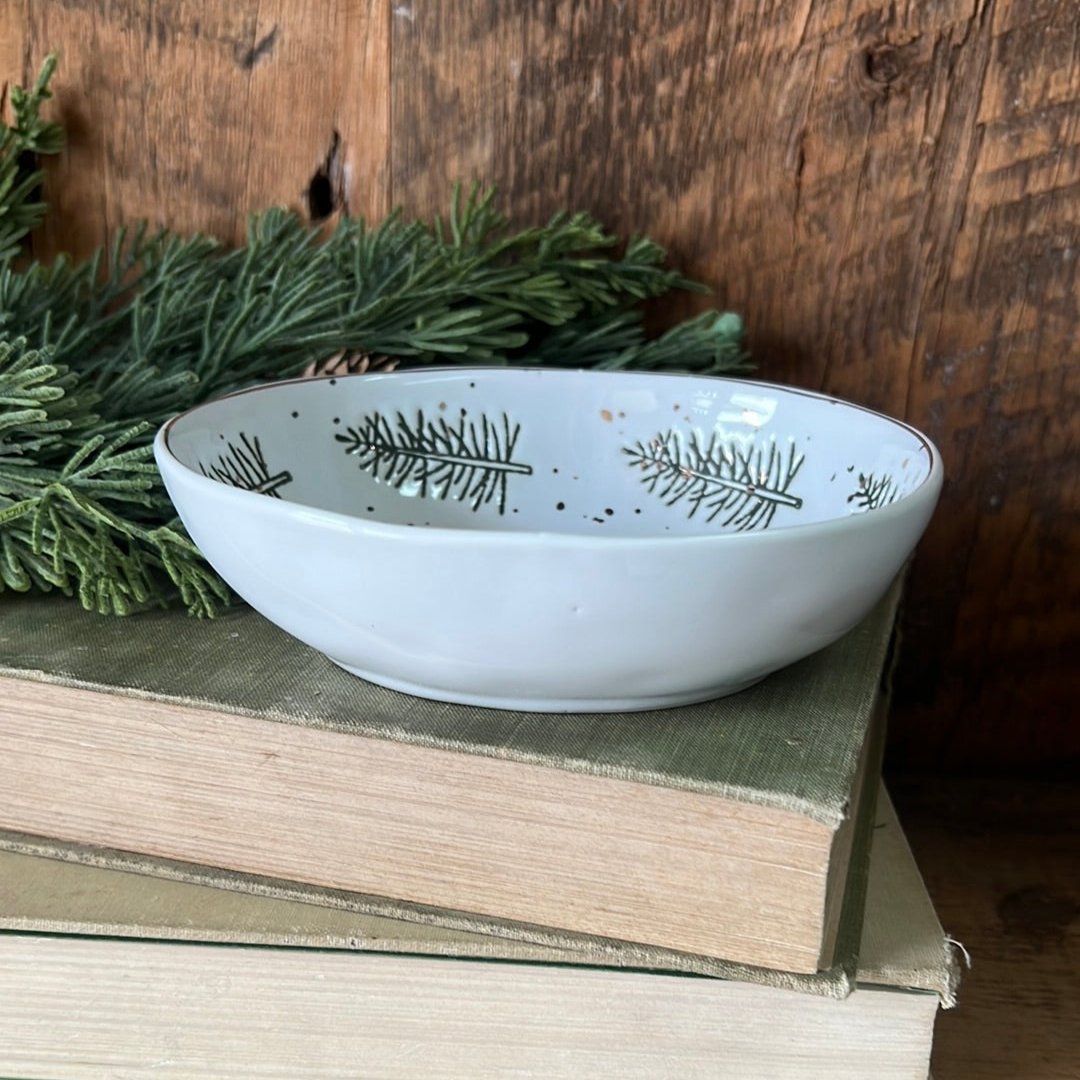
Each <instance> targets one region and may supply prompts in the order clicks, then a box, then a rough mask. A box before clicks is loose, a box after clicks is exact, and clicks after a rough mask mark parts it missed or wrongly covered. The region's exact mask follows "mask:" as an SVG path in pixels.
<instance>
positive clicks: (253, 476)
mask: <svg viewBox="0 0 1080 1080" xmlns="http://www.w3.org/2000/svg"><path fill="white" fill-rule="evenodd" d="M228 447H229V452H228V453H227V454H222V455H221V457H219V458H218V459H217V461H216V462H215V463H214V464H213V465H211V466H210V467H209V468H207V467H206V466H205V465H203V463H202V462H201V461H200V462H199V469H200V470H201V471H202V474H203V476H208V477H209V478H210V479H211V480H218V481H220V482H221V483H222V484H229V485H230V486H232V487H235V488H243V490H245V491H253V492H255V494H256V495H269V496H270V497H271V498H272V499H280V498H281V495H280V494H279V493H278V489H279V488H282V487H284V486H285V485H286V484H290V483H292V473H290V472H288V471H287V470H283V471H282V472H279V473H275V474H274V475H273V476H271V475H270V469H269V468H268V467H267V464H266V457H265V456H264V454H263V451H262V447H261V446H260V445H259V438H258V436H257V435H256V436H254V437H252V438H250V439H249V438H248V437H247V436H246V435H245V434H244V433H243V432H242V431H241V432H240V443H239V445H238V444H236V443H232V442H230V443H228Z"/></svg>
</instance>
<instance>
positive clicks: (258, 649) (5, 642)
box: [0, 584, 900, 974]
mask: <svg viewBox="0 0 1080 1080" xmlns="http://www.w3.org/2000/svg"><path fill="white" fill-rule="evenodd" d="M899 592H900V586H899V584H897V586H895V587H894V589H893V590H892V591H891V592H890V594H889V596H888V597H886V598H885V600H883V602H882V603H881V605H880V606H879V607H878V609H877V610H876V611H875V612H874V613H873V615H872V616H870V617H869V618H868V619H867V620H866V621H865V622H864V623H863V624H862V625H861V626H860V627H858V628H856V629H855V630H854V631H852V632H851V633H850V634H848V635H847V636H846V637H845V638H843V639H842V640H841V641H839V642H837V643H836V644H834V645H833V646H831V647H830V648H828V649H826V650H823V651H822V652H820V653H818V654H816V655H815V656H812V657H809V658H808V659H806V660H804V661H802V662H801V663H799V664H796V665H793V666H792V667H790V668H788V669H786V670H785V671H782V672H779V673H777V674H775V675H773V676H771V677H770V678H769V679H766V680H764V681H763V682H762V683H760V684H758V685H757V686H755V687H753V688H751V689H749V690H747V691H745V692H743V693H741V694H738V695H734V696H732V697H729V698H724V699H720V700H718V701H714V702H708V703H704V704H701V705H695V706H688V707H685V708H680V709H671V710H663V711H657V712H649V713H635V714H628V715H603V714H600V715H565V716H552V715H537V714H527V713H509V712H502V711H498V710H485V709H477V708H472V707H469V706H462V705H450V704H443V703H438V702H432V701H426V700H422V699H417V698H412V697H409V696H407V695H404V694H400V693H396V692H394V691H391V690H386V689H383V688H380V687H376V686H373V685H371V684H368V683H365V682H363V681H361V680H359V679H355V678H352V677H350V676H348V675H346V674H344V673H343V672H341V671H340V670H339V669H338V668H336V667H335V666H333V665H332V664H330V662H329V661H327V660H326V659H325V658H324V657H322V656H321V655H319V654H318V653H316V652H314V651H313V650H311V649H308V648H306V647H305V646H302V645H300V644H298V643H297V642H296V641H294V640H293V639H291V638H289V637H288V636H287V635H285V634H283V633H282V632H281V631H279V630H277V629H276V628H275V627H273V626H272V625H270V624H269V623H267V622H266V621H265V620H263V619H261V618H260V617H259V616H258V615H256V614H255V613H253V612H251V611H250V610H246V609H244V610H238V611H235V612H232V613H230V614H228V615H226V616H225V617H224V618H221V619H217V620H213V621H210V622H201V623H200V622H193V621H192V620H189V619H186V618H184V617H183V616H178V615H177V614H175V613H149V614H146V615H140V616H138V617H137V618H134V619H130V620H108V619H101V618H99V617H97V616H94V615H90V614H87V613H84V612H82V611H80V610H78V609H76V608H74V607H73V606H72V605H70V604H68V603H64V602H58V601H56V600H53V599H51V598H48V597H44V598H42V597H25V598H17V599H15V600H9V601H6V602H5V604H4V606H3V607H2V608H0V693H2V694H3V695H4V700H5V708H4V710H3V712H2V713H0V790H3V791H4V792H5V795H4V798H3V799H0V829H3V830H5V836H7V837H8V839H7V841H5V842H6V843H7V844H8V846H11V845H12V844H17V843H26V842H30V841H28V840H27V839H26V838H27V837H30V838H36V839H37V841H40V842H62V843H68V844H73V845H79V846H82V847H93V848H99V849H108V850H110V851H112V852H116V853H121V852H130V853H133V854H135V855H138V856H150V857H153V858H155V859H159V860H163V861H164V862H165V863H169V864H179V865H186V866H196V867H201V866H208V867H214V868H217V869H218V870H222V871H226V872H228V873H231V874H235V875H239V878H240V879H244V878H250V879H257V880H259V881H267V880H269V881H272V882H279V883H284V885H283V887H284V888H288V883H294V884H296V885H300V886H303V887H304V888H305V889H310V890H311V895H322V896H325V897H326V898H328V899H329V898H332V897H335V896H341V895H361V896H364V897H367V898H369V903H370V904H372V905H377V904H378V903H379V900H378V898H384V899H385V900H388V901H391V902H393V904H395V905H397V904H400V903H404V904H405V905H411V907H410V908H409V910H412V911H416V912H423V911H425V910H429V909H430V910H438V911H446V910H450V911H455V912H460V913H464V914H466V915H470V916H473V917H475V918H477V919H479V920H481V921H488V920H490V921H493V922H502V923H505V925H506V926H507V927H512V926H514V925H518V924H528V925H530V926H537V927H548V928H556V929H558V930H559V931H566V932H569V933H572V934H577V935H585V936H596V937H604V938H612V939H618V940H621V941H625V942H632V943H636V944H638V945H641V946H643V947H645V948H647V949H654V948H655V949H661V950H673V951H676V952H681V953H686V954H689V955H692V956H701V957H706V958H708V957H712V958H716V959H721V960H724V961H732V962H736V963H740V964H749V965H757V966H761V967H765V968H773V969H778V970H783V971H788V972H801V973H807V974H812V973H815V972H818V971H828V970H830V969H834V968H835V967H836V966H837V963H838V958H837V951H836V950H837V945H836V941H837V934H838V932H839V927H840V919H841V911H842V908H843V898H844V891H845V888H846V884H847V879H848V874H847V869H848V863H849V860H850V857H851V850H852V844H853V842H854V831H855V829H854V821H855V818H856V817H857V815H858V812H859V807H860V805H861V803H862V802H863V801H864V791H865V797H867V798H872V797H873V789H874V787H875V777H876V765H877V756H878V754H879V752H880V736H881V725H882V722H883V721H882V718H881V717H882V709H881V708H880V702H881V697H882V695H881V683H882V677H883V673H884V671H885V668H886V657H887V654H888V650H889V643H890V638H891V633H892V628H893V625H894V621H895V613H896V606H897V603H898V598H899ZM867 777H870V778H871V779H870V780H869V781H868V782H866V783H864V780H865V779H866V778H867ZM16 834H18V835H16ZM13 836H14V837H15V838H14V839H12V837H13ZM20 838H21V839H20ZM510 932H511V931H510V930H509V929H508V930H507V933H510Z"/></svg>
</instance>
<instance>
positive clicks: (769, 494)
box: [623, 429, 804, 532]
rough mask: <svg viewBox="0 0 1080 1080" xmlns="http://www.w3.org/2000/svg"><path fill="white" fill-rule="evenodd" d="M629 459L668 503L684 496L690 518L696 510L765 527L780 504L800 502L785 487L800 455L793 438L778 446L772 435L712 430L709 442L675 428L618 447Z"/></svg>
mask: <svg viewBox="0 0 1080 1080" xmlns="http://www.w3.org/2000/svg"><path fill="white" fill-rule="evenodd" d="M623 453H625V454H628V455H629V456H630V459H631V461H630V464H631V465H632V466H634V467H635V468H639V469H641V470H642V472H643V474H644V475H643V476H642V478H641V482H642V483H643V484H645V486H646V487H647V488H648V489H649V491H650V492H655V493H657V494H658V495H659V496H660V498H662V499H663V500H664V501H665V502H666V504H667V505H668V506H674V505H675V504H676V503H678V502H682V501H685V502H686V503H687V504H688V505H689V507H690V513H689V514H688V515H687V516H688V517H690V518H692V517H693V516H694V515H695V514H696V513H697V512H698V510H703V511H705V512H706V513H707V515H708V516H707V520H708V521H713V520H714V519H715V518H717V517H720V516H721V515H723V520H722V521H721V524H722V525H724V526H729V525H730V526H734V527H735V528H736V529H737V530H738V531H740V532H745V531H747V530H749V529H767V528H768V527H769V525H770V523H771V522H772V519H773V515H774V514H775V513H776V511H777V509H778V508H779V507H781V506H786V507H789V508H790V509H792V510H799V509H801V508H802V504H803V501H802V499H801V498H799V496H797V495H792V494H790V492H789V489H790V488H791V484H792V481H793V480H794V479H795V476H796V474H797V473H798V471H799V467H800V466H801V465H802V463H803V460H804V455H802V454H800V453H798V452H797V451H796V450H795V446H794V444H793V443H792V444H789V445H788V446H787V448H786V449H783V448H781V447H779V446H778V445H777V443H776V439H775V438H770V439H769V441H768V442H767V443H765V444H763V445H762V444H754V443H753V442H746V443H744V442H742V441H741V440H737V439H724V438H723V437H721V436H720V435H718V434H716V433H714V434H713V435H712V436H711V438H710V439H709V440H708V442H705V441H704V438H703V436H701V435H699V434H698V433H696V432H695V433H694V434H693V435H692V436H691V437H690V438H689V439H687V438H685V437H684V436H683V434H682V433H681V432H679V431H677V430H674V429H672V430H671V431H668V432H667V434H660V435H658V436H657V437H656V438H654V439H653V440H652V441H651V442H649V443H642V442H638V443H636V444H635V445H634V446H632V447H623Z"/></svg>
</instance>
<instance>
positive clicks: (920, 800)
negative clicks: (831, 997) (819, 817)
mask: <svg viewBox="0 0 1080 1080" xmlns="http://www.w3.org/2000/svg"><path fill="white" fill-rule="evenodd" d="M890 791H891V793H892V795H893V798H894V800H895V802H896V805H897V810H898V812H899V815H900V821H901V823H902V825H903V826H904V829H905V831H906V832H907V834H908V839H909V840H910V842H911V846H912V849H913V850H914V852H915V857H916V859H917V860H918V862H919V866H920V869H921V870H922V873H923V877H924V878H925V879H926V884H927V887H928V888H929V890H930V895H931V896H932V897H933V900H934V903H935V905H936V907H937V909H938V914H939V915H940V917H941V921H942V925H943V926H944V927H945V929H946V931H947V932H948V933H950V934H952V935H953V936H954V937H955V938H957V939H958V940H959V941H961V942H962V943H963V944H964V946H965V947H966V948H967V949H968V950H969V952H970V953H971V956H972V967H971V970H970V971H967V972H965V974H964V980H963V982H962V983H961V985H960V996H959V1005H958V1006H957V1008H956V1009H955V1010H954V1011H952V1012H946V1013H943V1014H942V1015H941V1016H940V1017H939V1018H938V1021H937V1028H936V1032H935V1038H934V1055H933V1068H934V1077H935V1080H1019V1078H1021V1077H1022V1078H1023V1080H1074V1078H1075V1077H1077V1076H1080V1024H1077V1017H1078V1016H1080V877H1078V876H1077V873H1076V852H1077V851H1080V833H1078V825H1077V823H1078V822H1080V787H1078V786H1077V785H1076V784H1075V783H1072V784H1064V783H1061V784H1037V783H1031V782H1027V783H1022V784H1017V783H1010V784H1007V785H1006V784H1002V783H1001V782H999V781H963V780H953V781H943V780H937V779H934V778H929V777H914V776H905V777H902V778H899V779H897V778H893V779H891V780H890Z"/></svg>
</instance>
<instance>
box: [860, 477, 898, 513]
mask: <svg viewBox="0 0 1080 1080" xmlns="http://www.w3.org/2000/svg"><path fill="white" fill-rule="evenodd" d="M898 498H900V488H899V487H898V486H897V483H896V481H895V480H894V479H893V478H892V476H890V475H889V474H888V473H886V474H885V475H883V476H881V477H875V476H874V474H873V473H859V486H858V487H857V488H856V489H855V490H854V491H853V492H852V493H851V494H850V495H849V496H848V500H847V501H848V502H849V503H854V504H855V505H854V509H855V511H856V512H857V513H864V512H865V511H867V510H877V509H878V508H879V507H882V506H888V505H889V503H891V502H896V500H897V499H898Z"/></svg>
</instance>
